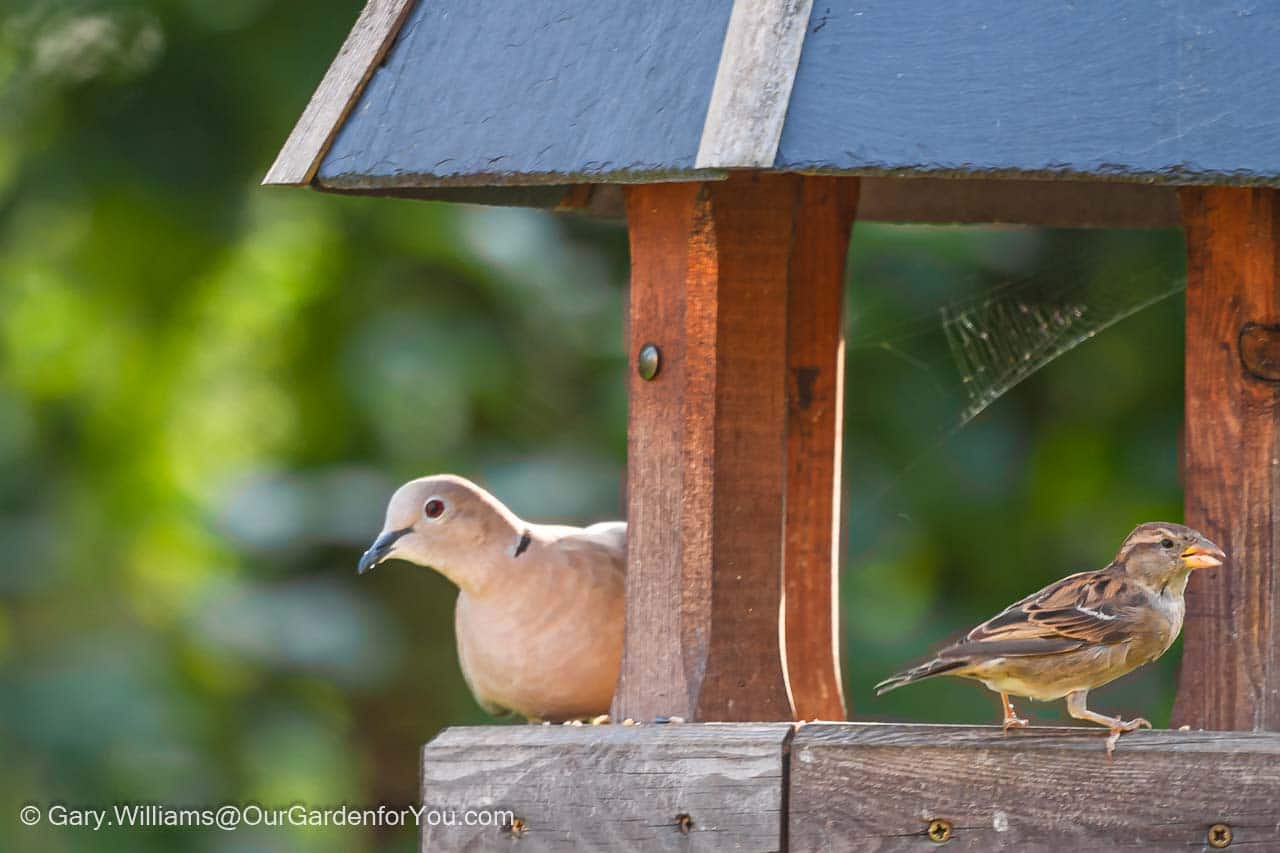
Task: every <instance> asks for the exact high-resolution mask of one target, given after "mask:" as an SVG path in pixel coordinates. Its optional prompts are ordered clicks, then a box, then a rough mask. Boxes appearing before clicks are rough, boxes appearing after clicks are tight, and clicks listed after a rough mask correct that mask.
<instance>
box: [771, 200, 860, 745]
mask: <svg viewBox="0 0 1280 853" xmlns="http://www.w3.org/2000/svg"><path fill="white" fill-rule="evenodd" d="M857 207H858V179H857V178H843V177H819V176H810V177H806V178H805V179H804V183H803V187H802V190H801V198H800V212H799V216H798V218H797V222H796V229H795V238H794V243H793V245H792V249H791V256H792V259H791V277H790V284H789V287H788V293H787V488H786V523H785V549H786V550H785V553H784V556H783V579H784V592H785V599H786V608H785V614H784V619H783V621H784V626H785V627H784V636H785V638H786V656H785V660H786V665H787V686H788V688H789V690H790V692H791V704H792V708H793V709H794V712H795V716H796V718H797V719H800V720H814V719H820V720H843V719H844V718H845V705H844V692H843V687H842V684H841V678H840V643H839V624H840V618H839V606H838V605H839V592H838V591H839V568H840V520H841V517H842V516H841V512H840V478H841V444H842V442H843V439H844V433H843V426H844V419H843V413H844V332H843V320H844V279H845V259H846V256H847V255H848V251H849V236H850V230H851V229H852V227H853V217H854V211H855V210H857Z"/></svg>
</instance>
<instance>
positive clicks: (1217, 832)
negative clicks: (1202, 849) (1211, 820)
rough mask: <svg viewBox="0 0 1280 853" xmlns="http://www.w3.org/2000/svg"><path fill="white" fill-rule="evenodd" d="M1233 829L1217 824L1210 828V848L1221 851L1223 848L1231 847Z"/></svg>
mask: <svg viewBox="0 0 1280 853" xmlns="http://www.w3.org/2000/svg"><path fill="white" fill-rule="evenodd" d="M1231 837H1232V836H1231V827H1229V826H1227V825H1226V824H1225V823H1215V824H1214V825H1213V826H1211V827H1209V836H1208V841H1209V846H1210V847H1212V848H1214V849H1215V850H1221V849H1222V848H1223V847H1230V846H1231Z"/></svg>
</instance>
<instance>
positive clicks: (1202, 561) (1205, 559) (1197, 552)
mask: <svg viewBox="0 0 1280 853" xmlns="http://www.w3.org/2000/svg"><path fill="white" fill-rule="evenodd" d="M1226 559H1227V555H1226V554H1224V553H1223V552H1222V549H1221V548H1219V547H1218V546H1217V545H1214V544H1213V543H1212V542H1210V541H1209V540H1208V539H1202V540H1201V541H1199V542H1197V543H1196V544H1195V545H1192V546H1191V547H1190V548H1188V549H1187V550H1185V551H1183V552H1182V565H1184V566H1186V567H1187V568H1188V569H1213V568H1217V567H1218V566H1221V565H1222V564H1223V563H1224V562H1226Z"/></svg>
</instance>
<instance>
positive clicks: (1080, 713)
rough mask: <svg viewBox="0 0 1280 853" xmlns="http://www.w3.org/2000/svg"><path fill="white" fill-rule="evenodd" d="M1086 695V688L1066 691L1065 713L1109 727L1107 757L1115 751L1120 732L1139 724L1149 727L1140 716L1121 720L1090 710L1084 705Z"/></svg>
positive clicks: (1134, 727)
mask: <svg viewBox="0 0 1280 853" xmlns="http://www.w3.org/2000/svg"><path fill="white" fill-rule="evenodd" d="M1088 697H1089V691H1088V690H1076V691H1074V692H1072V693H1068V694H1067V713H1068V714H1070V715H1071V716H1073V717H1075V718H1076V719H1077V720H1088V721H1089V722H1091V723H1097V724H1098V725H1100V726H1106V727H1107V728H1109V729H1111V737H1109V738H1107V758H1111V753H1113V752H1115V751H1116V743H1117V742H1119V740H1120V735H1121V734H1122V733H1124V732H1131V731H1133V730H1135V729H1137V728H1138V727H1140V726H1146V727H1147V728H1151V723H1149V722H1147V721H1146V720H1144V719H1143V718H1142V717H1138V718H1136V719H1133V720H1122V719H1120V718H1119V717H1108V716H1107V715H1106V714H1099V713H1098V712H1096V711H1090V710H1089V709H1088V708H1087V707H1085V700H1086V699H1088Z"/></svg>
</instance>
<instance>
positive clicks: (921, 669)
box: [876, 658, 968, 696]
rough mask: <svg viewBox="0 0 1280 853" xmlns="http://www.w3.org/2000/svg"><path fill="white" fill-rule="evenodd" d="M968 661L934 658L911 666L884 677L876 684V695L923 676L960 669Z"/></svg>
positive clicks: (927, 676) (923, 677)
mask: <svg viewBox="0 0 1280 853" xmlns="http://www.w3.org/2000/svg"><path fill="white" fill-rule="evenodd" d="M966 663H968V661H966V660H963V659H956V658H934V659H933V660H931V661H927V662H926V663H922V664H920V665H919V666H913V667H912V668H911V669H908V670H906V671H905V672H900V673H898V674H897V675H894V676H891V677H889V678H886V679H885V680H884V681H882V682H880V683H879V684H877V685H876V695H877V696H880V695H882V694H885V693H888V692H889V691H890V690H897V689H898V688H899V687H902V686H903V685H906V684H911V683H913V682H916V681H920V680H921V679H925V678H933V677H934V676H935V675H943V674H944V673H948V672H951V671H952V670H956V669H960V668H961V667H962V666H964V665H965V664H966Z"/></svg>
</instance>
